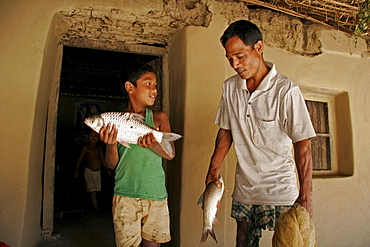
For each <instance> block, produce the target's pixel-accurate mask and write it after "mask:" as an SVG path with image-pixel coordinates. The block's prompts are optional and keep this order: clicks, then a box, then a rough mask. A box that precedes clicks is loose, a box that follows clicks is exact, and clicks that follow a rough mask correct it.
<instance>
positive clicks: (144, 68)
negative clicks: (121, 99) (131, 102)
mask: <svg viewBox="0 0 370 247" xmlns="http://www.w3.org/2000/svg"><path fill="white" fill-rule="evenodd" d="M148 72H153V73H154V74H155V75H157V73H156V72H155V70H154V69H153V67H152V66H150V65H149V64H146V63H143V62H134V63H127V64H125V65H124V66H123V69H122V70H121V75H120V80H119V83H120V85H121V89H122V91H123V94H124V95H127V91H126V88H125V83H126V81H129V82H131V83H132V85H134V86H135V87H136V82H137V80H139V79H140V77H142V76H143V75H144V74H146V73H148Z"/></svg>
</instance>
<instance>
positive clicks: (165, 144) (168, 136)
mask: <svg viewBox="0 0 370 247" xmlns="http://www.w3.org/2000/svg"><path fill="white" fill-rule="evenodd" d="M181 137H182V136H181V135H179V134H176V133H166V132H163V137H162V141H161V142H160V143H159V145H160V146H161V147H162V148H163V150H164V151H165V152H166V154H168V155H169V156H170V157H171V158H173V156H174V154H173V150H172V145H171V143H170V142H171V141H176V140H177V139H180V138H181Z"/></svg>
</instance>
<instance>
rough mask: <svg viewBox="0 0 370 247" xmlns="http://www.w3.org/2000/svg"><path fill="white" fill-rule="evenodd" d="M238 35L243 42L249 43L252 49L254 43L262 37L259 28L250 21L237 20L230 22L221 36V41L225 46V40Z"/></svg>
mask: <svg viewBox="0 0 370 247" xmlns="http://www.w3.org/2000/svg"><path fill="white" fill-rule="evenodd" d="M235 36H236V37H239V38H240V39H241V40H242V41H243V42H244V44H246V45H250V46H251V47H252V49H254V45H255V44H256V43H257V42H258V41H260V40H263V39H262V33H261V31H260V29H259V28H258V27H257V26H256V25H255V24H253V23H252V22H250V21H246V20H239V21H236V22H234V23H231V24H230V26H229V27H228V28H227V29H226V30H225V32H224V34H223V35H222V36H221V39H220V40H221V43H222V45H223V46H224V47H225V44H226V42H227V41H228V40H229V39H231V38H233V37H235Z"/></svg>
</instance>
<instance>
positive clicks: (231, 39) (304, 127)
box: [206, 20, 316, 247]
mask: <svg viewBox="0 0 370 247" xmlns="http://www.w3.org/2000/svg"><path fill="white" fill-rule="evenodd" d="M221 43H222V45H223V47H224V49H225V52H226V58H227V59H228V61H229V63H230V66H231V67H232V68H233V69H234V70H235V72H236V73H237V75H234V76H232V77H230V78H229V79H227V80H226V81H225V82H224V84H223V89H222V98H221V101H220V104H219V108H218V111H217V114H216V120H215V124H217V125H219V127H220V128H219V131H218V134H217V137H216V143H215V149H214V152H213V155H212V157H211V160H210V165H209V170H208V173H207V176H206V184H208V183H210V182H211V181H213V182H215V183H216V184H219V180H218V178H219V176H220V168H221V165H222V162H223V160H224V158H225V156H226V155H227V153H228V151H229V149H230V147H231V145H232V143H234V147H235V152H236V156H237V160H238V163H237V168H236V174H235V187H234V192H233V196H232V197H233V203H232V217H233V218H235V220H236V223H237V240H236V241H237V244H236V245H237V246H238V247H242V246H243V247H244V246H259V240H260V237H261V236H262V235H261V234H262V233H261V229H266V228H268V229H270V230H273V229H274V225H275V222H276V221H277V219H278V218H279V216H280V214H281V213H283V212H285V211H287V210H288V209H289V208H290V207H291V206H292V205H293V204H294V203H295V202H297V203H299V204H301V205H302V206H303V207H305V208H306V209H307V210H308V212H309V213H310V215H311V217H312V214H313V207H312V156H311V147H310V138H312V137H315V135H316V134H315V131H314V129H313V126H312V123H311V120H310V117H309V113H308V110H307V108H306V105H305V101H304V99H303V96H302V94H301V91H300V89H299V88H298V86H297V85H295V84H294V83H293V82H292V81H291V80H290V79H288V78H287V77H286V76H284V75H282V74H280V73H279V72H277V71H276V68H275V65H274V64H272V63H270V62H266V61H265V60H264V58H263V51H264V42H263V39H262V34H261V31H260V30H259V28H258V27H257V26H256V25H255V24H253V23H251V22H249V21H246V20H240V21H236V22H234V23H232V24H231V25H230V26H229V27H228V28H227V29H226V30H225V32H224V33H223V35H222V37H221ZM292 145H293V146H294V158H293V154H292V152H291V150H292ZM294 163H295V165H296V168H297V172H298V180H299V189H298V188H297V185H296V184H297V183H296V175H295V169H294Z"/></svg>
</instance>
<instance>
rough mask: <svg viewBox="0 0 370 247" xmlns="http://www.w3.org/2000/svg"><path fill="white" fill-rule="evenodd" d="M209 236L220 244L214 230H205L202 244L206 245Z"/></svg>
mask: <svg viewBox="0 0 370 247" xmlns="http://www.w3.org/2000/svg"><path fill="white" fill-rule="evenodd" d="M208 234H210V235H211V236H212V238H213V239H214V240H215V241H216V243H218V241H217V238H216V234H215V232H214V231H213V229H206V230H203V233H202V239H201V240H200V242H201V243H204V242H205V241H206V240H207V237H208Z"/></svg>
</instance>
